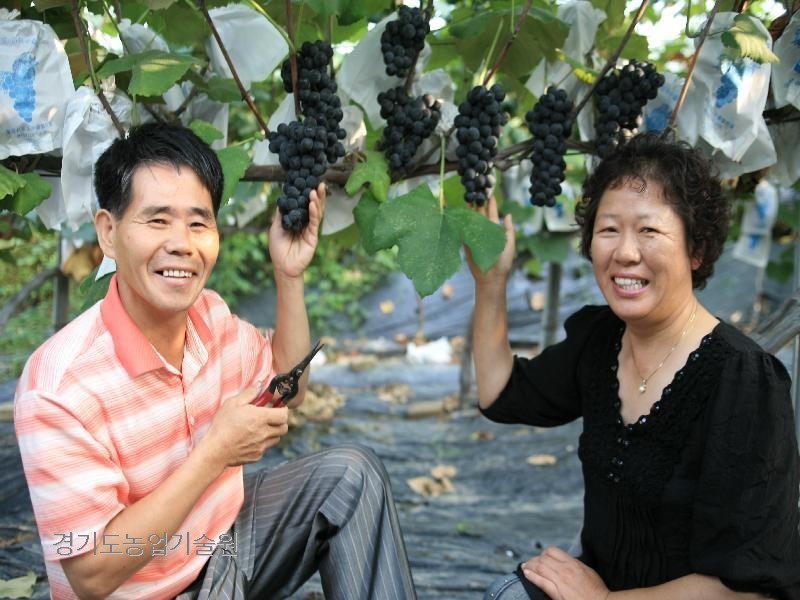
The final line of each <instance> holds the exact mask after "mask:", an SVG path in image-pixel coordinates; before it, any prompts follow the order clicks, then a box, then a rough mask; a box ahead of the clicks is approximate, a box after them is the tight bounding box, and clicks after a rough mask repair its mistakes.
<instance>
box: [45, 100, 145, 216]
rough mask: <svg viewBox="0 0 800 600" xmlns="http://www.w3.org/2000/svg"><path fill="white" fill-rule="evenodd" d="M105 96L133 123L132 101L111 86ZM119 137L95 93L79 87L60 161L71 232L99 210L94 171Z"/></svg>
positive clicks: (71, 103) (125, 122)
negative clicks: (98, 160)
mask: <svg viewBox="0 0 800 600" xmlns="http://www.w3.org/2000/svg"><path fill="white" fill-rule="evenodd" d="M105 95H106V98H108V101H109V103H110V105H111V108H112V110H113V111H114V114H115V115H117V118H118V119H119V120H120V122H122V124H123V125H125V126H127V125H128V124H129V123H130V113H131V101H130V99H129V98H128V97H127V96H125V95H124V94H123V93H122V92H119V91H116V90H114V89H110V88H108V87H107V88H106V89H105ZM118 136H119V133H118V132H117V129H116V127H114V123H113V122H112V121H111V117H110V116H109V114H108V113H107V112H106V110H105V108H103V105H102V104H101V103H100V99H99V98H98V97H97V95H96V94H95V93H94V92H93V91H92V90H90V89H89V88H87V87H80V88H79V89H78V90H77V91H76V92H75V93H74V94H72V96H71V97H70V99H69V102H68V103H67V108H66V117H65V119H64V145H63V150H62V152H63V155H64V158H63V159H62V162H61V165H62V166H61V194H62V201H63V203H64V205H63V211H64V214H65V217H66V218H65V219H64V223H65V224H66V225H67V227H69V228H70V229H73V230H74V229H77V228H78V227H80V226H81V225H83V224H84V223H88V222H90V221H91V220H92V216H93V215H94V211H95V209H96V207H97V197H96V196H95V193H94V186H93V185H92V169H93V167H94V163H95V161H96V160H97V159H98V158H99V157H100V155H101V154H102V153H103V150H105V149H106V148H107V147H108V146H109V145H110V144H111V142H113V141H114V140H115V139H116V138H117V137H118ZM40 214H41V212H40Z"/></svg>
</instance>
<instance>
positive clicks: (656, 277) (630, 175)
mask: <svg viewBox="0 0 800 600" xmlns="http://www.w3.org/2000/svg"><path fill="white" fill-rule="evenodd" d="M489 217H490V218H494V219H496V218H497V207H496V204H494V202H493V201H492V202H491V203H490V205H489ZM577 220H578V223H579V225H580V227H581V238H582V239H581V242H582V253H583V254H584V255H585V256H586V257H587V258H589V259H591V261H592V264H593V267H594V274H595V278H596V280H597V283H598V285H599V287H600V290H601V291H602V293H603V296H604V297H605V299H606V301H607V303H608V306H587V307H584V308H583V309H581V310H579V311H578V312H576V313H575V314H573V315H572V316H571V317H570V318H569V319H567V321H566V323H565V329H566V333H567V337H566V339H565V340H564V341H563V342H561V343H559V344H556V345H554V346H551V347H550V348H547V349H546V350H545V351H543V352H542V353H541V354H540V355H538V356H537V357H535V358H533V359H523V358H519V357H514V356H512V354H511V349H510V346H509V342H508V324H507V315H506V293H505V290H506V283H507V280H508V276H509V272H510V270H511V262H512V259H513V256H514V231H513V225H512V222H511V218H510V216H507V217H506V219H505V223H504V224H505V230H506V247H505V249H504V251H503V253H502V254H501V256H500V258H499V259H498V262H497V264H496V265H495V266H494V267H493V268H492V269H491V270H490V271H489V272H488V273H486V274H482V273H481V272H480V271H479V270H478V269H477V268H476V267H475V265H474V264H472V263H470V267H471V270H472V274H473V277H474V279H475V325H474V344H473V348H474V356H475V367H476V378H477V385H478V395H479V402H480V408H481V411H482V412H483V413H484V415H486V416H487V417H488V418H489V419H492V420H494V421H498V422H501V423H524V424H528V425H536V426H555V425H561V424H564V423H567V422H569V421H572V420H574V419H577V418H579V417H583V433H582V434H581V437H580V444H579V456H580V459H581V463H582V468H583V475H584V483H585V496H584V524H583V530H582V533H581V546H582V554H581V556H580V557H578V558H575V557H572V556H570V555H568V554H567V553H565V552H563V551H561V550H559V549H557V548H547V549H546V550H544V552H543V553H542V554H541V555H540V556H536V557H533V558H531V559H529V560H527V561H525V562H523V563H521V565H520V566H519V567H518V569H517V573H516V575H512V576H509V577H506V578H503V579H502V580H499V581H498V582H496V583H495V584H494V585H493V586H492V588H490V591H489V592H487V595H486V597H487V598H493V599H496V598H502V599H504V600H510V599H515V598H528V597H531V598H546V597H547V596H549V597H551V598H553V599H556V600H572V599H577V600H594V599H599V600H605V599H606V598H609V599H611V598H617V597H619V598H680V599H688V598H702V599H704V600H709V599H714V598H760V597H775V598H800V536H798V521H799V518H798V517H799V515H798V486H799V485H800V460H799V459H798V451H797V442H796V438H795V433H794V426H793V423H794V419H793V415H792V407H791V402H790V398H789V388H790V384H791V382H790V379H789V376H788V374H787V373H786V370H785V369H784V367H783V366H782V365H781V363H780V362H779V361H778V360H777V359H775V358H774V357H773V356H771V355H769V354H767V353H766V352H764V351H763V350H761V349H760V348H759V347H758V346H757V345H756V344H755V343H753V342H752V341H751V340H749V338H747V337H745V336H744V335H743V334H741V333H739V332H738V331H737V330H736V329H734V328H733V327H732V326H730V325H728V324H726V323H723V322H721V321H720V320H719V319H717V318H716V317H715V316H714V315H713V314H711V313H710V312H709V311H708V310H706V308H704V307H703V306H702V305H701V304H700V302H699V301H698V299H697V297H696V296H695V294H694V290H695V289H698V288H702V287H703V286H704V285H705V283H706V280H707V279H708V277H709V276H710V275H711V273H712V271H713V265H714V262H715V261H716V260H717V258H719V255H720V253H721V251H722V247H723V244H724V241H725V236H726V233H727V227H728V220H729V209H728V205H727V202H726V200H725V198H724V197H723V195H722V191H721V188H720V184H719V181H718V180H717V179H716V178H715V177H714V176H713V175H712V172H711V168H710V165H709V163H708V161H707V160H706V159H704V158H703V157H702V156H701V155H700V154H699V153H697V152H696V151H694V150H693V149H692V148H690V147H689V146H688V145H686V144H684V143H675V142H671V141H667V140H664V139H662V138H659V137H657V136H655V135H646V134H645V135H640V136H637V137H635V138H633V139H632V140H630V141H629V142H628V143H627V144H626V145H624V146H622V147H621V148H619V149H618V151H617V152H616V153H615V154H613V155H612V156H610V157H608V158H607V159H605V160H604V161H603V162H602V163H601V164H600V165H599V166H598V168H597V169H596V170H595V171H594V173H592V174H591V175H590V176H589V177H588V179H587V181H586V184H585V186H584V198H583V201H582V202H581V204H580V205H579V207H578V210H577ZM623 590H624V591H623ZM545 594H546V595H545Z"/></svg>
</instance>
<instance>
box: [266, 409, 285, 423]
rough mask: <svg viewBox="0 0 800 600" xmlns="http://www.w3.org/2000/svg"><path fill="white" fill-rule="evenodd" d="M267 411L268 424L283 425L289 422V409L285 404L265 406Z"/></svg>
mask: <svg viewBox="0 0 800 600" xmlns="http://www.w3.org/2000/svg"><path fill="white" fill-rule="evenodd" d="M264 410H265V411H267V413H266V415H267V424H268V425H275V426H281V425H286V423H288V422H289V409H288V408H286V407H285V406H282V407H280V408H269V407H268V408H265V409H264Z"/></svg>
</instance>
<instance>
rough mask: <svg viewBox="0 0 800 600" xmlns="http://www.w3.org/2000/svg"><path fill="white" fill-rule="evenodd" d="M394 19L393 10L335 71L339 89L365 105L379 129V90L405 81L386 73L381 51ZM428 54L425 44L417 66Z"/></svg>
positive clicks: (418, 67)
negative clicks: (387, 30)
mask: <svg viewBox="0 0 800 600" xmlns="http://www.w3.org/2000/svg"><path fill="white" fill-rule="evenodd" d="M395 19H397V13H396V12H395V13H392V14H391V15H389V16H388V17H386V18H385V19H383V20H382V21H380V22H379V23H378V24H377V25H375V27H373V28H372V29H371V30H370V31H369V33H367V35H365V36H364V38H363V39H362V40H361V41H360V42H358V44H356V47H355V48H354V49H353V51H352V52H351V53H350V54H348V55H346V56H345V57H344V59H342V64H341V66H340V67H339V70H338V71H337V73H336V82H337V83H338V84H339V90H341V91H343V92H344V93H345V94H346V95H347V96H348V97H350V98H351V99H352V100H353V101H354V102H356V103H358V105H359V106H360V107H361V108H363V109H364V114H365V115H366V117H367V119H368V120H369V123H370V125H371V126H372V128H373V129H380V128H381V127H383V126H384V125H385V121H384V120H383V118H382V117H381V106H380V103H379V102H378V93H379V92H383V91H386V90H389V89H391V88H393V87H396V86H398V85H402V84H403V83H404V80H403V79H400V78H398V77H392V76H389V75H387V74H386V66H385V64H384V62H383V56H382V54H381V35H382V34H383V31H384V29H386V24H387V23H388V22H389V21H393V20H395ZM429 56H430V47H429V46H428V45H427V44H425V47H424V48H423V50H422V51H421V52H420V54H419V57H418V58H417V65H416V70H417V72H418V73H420V72H422V69H423V67H424V66H425V63H426V62H427V60H428V57H429Z"/></svg>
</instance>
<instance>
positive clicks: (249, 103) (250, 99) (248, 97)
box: [73, 0, 269, 135]
mask: <svg viewBox="0 0 800 600" xmlns="http://www.w3.org/2000/svg"><path fill="white" fill-rule="evenodd" d="M73 1H74V0H73ZM197 6H198V8H199V9H200V12H201V13H203V18H204V19H205V20H206V23H208V27H209V28H210V29H211V35H213V36H214V39H215V40H216V42H217V45H218V46H219V49H220V51H221V52H222V56H223V57H224V58H225V63H226V64H227V65H228V69H230V71H231V76H232V77H233V80H234V81H235V82H236V86H237V87H238V88H239V92H240V93H241V95H242V100H244V101H245V102H246V103H247V106H249V107H250V110H251V112H252V113H253V114H254V115H255V117H256V121H258V125H259V127H261V130H262V131H263V132H264V135H268V134H269V129H268V128H267V124H266V122H264V117H262V116H261V111H260V110H258V107H257V106H256V103H255V102H254V101H253V96H251V95H250V92H249V91H247V89H245V87H244V84H243V83H242V80H241V79H240V78H239V73H238V72H237V71H236V67H235V66H234V65H233V61H232V60H231V57H230V55H229V54H228V49H227V48H226V47H225V44H224V43H223V42H222V36H220V34H219V31H218V30H217V27H216V25H214V20H213V19H212V18H211V15H210V14H209V13H208V7H207V6H206V2H205V0H197Z"/></svg>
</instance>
